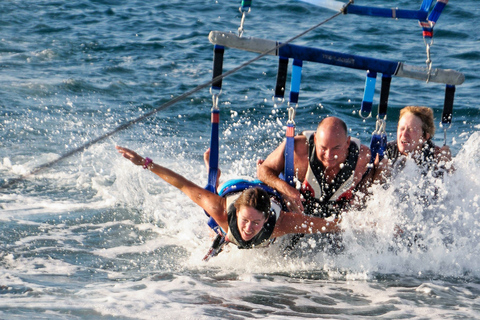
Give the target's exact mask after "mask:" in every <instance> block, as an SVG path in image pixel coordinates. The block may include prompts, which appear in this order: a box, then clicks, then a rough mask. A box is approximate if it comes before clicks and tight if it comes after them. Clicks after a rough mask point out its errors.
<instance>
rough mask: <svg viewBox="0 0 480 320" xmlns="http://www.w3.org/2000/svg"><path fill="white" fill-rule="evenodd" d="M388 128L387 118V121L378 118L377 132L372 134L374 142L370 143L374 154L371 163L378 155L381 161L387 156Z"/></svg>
mask: <svg viewBox="0 0 480 320" xmlns="http://www.w3.org/2000/svg"><path fill="white" fill-rule="evenodd" d="M386 126H387V123H386V116H385V119H380V118H377V122H376V125H375V131H374V132H373V133H372V140H371V141H370V152H371V154H372V157H371V158H370V163H373V162H374V161H375V158H376V157H377V154H378V156H379V159H380V161H381V160H382V159H383V157H384V156H385V150H386V149H387V133H386V130H385V128H386Z"/></svg>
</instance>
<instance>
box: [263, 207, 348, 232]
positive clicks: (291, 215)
mask: <svg viewBox="0 0 480 320" xmlns="http://www.w3.org/2000/svg"><path fill="white" fill-rule="evenodd" d="M339 222H340V220H339V219H332V220H330V219H328V220H327V219H324V218H320V217H314V216H307V215H304V214H301V213H295V212H285V211H282V213H281V214H280V217H279V218H278V220H277V223H276V224H275V229H274V231H273V234H272V237H273V238H276V237H281V236H284V235H287V234H290V233H326V232H339V231H341V229H340V226H339Z"/></svg>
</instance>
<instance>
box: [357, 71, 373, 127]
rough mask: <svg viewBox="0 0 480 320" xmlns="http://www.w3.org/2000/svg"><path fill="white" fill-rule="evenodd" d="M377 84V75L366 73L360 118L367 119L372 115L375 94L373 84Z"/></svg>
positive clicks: (371, 72) (370, 72)
mask: <svg viewBox="0 0 480 320" xmlns="http://www.w3.org/2000/svg"><path fill="white" fill-rule="evenodd" d="M376 82H377V73H376V72H374V71H370V70H368V71H367V77H366V78H365V90H364V92H363V99H362V106H361V107H360V116H361V117H362V118H368V117H370V116H371V114H372V105H373V96H374V94H375V84H376Z"/></svg>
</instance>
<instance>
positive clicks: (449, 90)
mask: <svg viewBox="0 0 480 320" xmlns="http://www.w3.org/2000/svg"><path fill="white" fill-rule="evenodd" d="M454 96H455V86H454V85H450V84H447V85H446V86H445V101H444V103H443V112H442V123H441V126H442V127H443V145H444V146H445V145H446V144H447V129H448V128H449V127H450V126H451V124H452V113H453V98H454ZM447 124H448V127H447Z"/></svg>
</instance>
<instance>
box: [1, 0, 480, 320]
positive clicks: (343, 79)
mask: <svg viewBox="0 0 480 320" xmlns="http://www.w3.org/2000/svg"><path fill="white" fill-rule="evenodd" d="M355 4H356V5H370V6H379V7H388V8H390V7H398V8H403V9H412V10H413V9H418V8H419V7H420V4H421V1H420V0H414V1H411V0H409V1H407V0H396V1H388V2H387V1H380V0H370V1H367V0H357V1H355ZM239 6H240V1H225V0H217V1H214V0H200V1H192V0H181V1H179V0H172V1H165V0H163V1H158V0H156V1H138V0H71V1H61V0H29V1H18V0H4V1H1V2H0V184H1V188H0V319H372V318H375V319H479V318H480V221H479V219H480V191H479V190H480V121H479V120H480V108H479V101H480V81H479V76H478V71H479V70H480V62H479V61H480V32H479V28H478V26H479V24H480V6H479V2H478V0H463V1H455V0H452V1H450V2H449V3H448V5H447V7H446V8H445V10H444V12H443V13H442V15H441V17H440V19H439V20H438V23H437V25H436V26H435V29H434V30H435V34H434V43H433V44H432V47H431V60H432V62H433V67H434V68H443V69H454V70H457V71H460V72H462V73H464V74H465V83H464V84H462V85H459V86H457V87H456V95H455V101H454V109H453V119H452V124H451V127H449V128H445V129H447V130H446V143H447V144H448V145H449V146H450V147H451V150H452V152H453V157H454V166H455V168H456V171H455V173H454V174H451V175H446V176H444V177H443V178H442V179H433V178H431V177H430V176H421V175H419V174H418V171H417V168H416V167H415V165H413V164H411V163H407V165H406V167H405V170H404V173H403V174H402V175H401V176H399V177H398V178H396V179H395V180H394V181H392V182H391V184H390V185H389V187H388V188H384V187H374V188H373V190H372V192H374V196H373V197H372V198H371V199H370V200H368V202H367V204H366V208H365V209H364V210H362V211H351V212H348V213H347V214H345V215H344V219H343V228H344V233H343V245H344V248H343V250H342V251H341V252H338V253H337V254H332V253H331V252H330V251H329V250H326V249H325V248H323V247H321V246H319V245H318V243H317V242H316V241H314V239H307V240H305V241H303V242H302V243H301V244H300V245H299V246H298V247H296V249H295V250H294V251H293V252H288V253H285V251H284V250H283V247H282V245H283V243H282V241H281V239H280V240H279V241H278V242H277V243H275V244H274V245H273V246H271V247H269V248H267V249H262V250H260V249H259V250H238V249H236V248H235V247H232V246H229V247H227V249H226V250H225V252H222V253H220V255H218V256H217V257H215V258H212V259H211V260H210V261H208V262H204V261H202V258H203V256H204V254H205V253H206V252H207V250H208V248H209V246H210V244H211V234H210V231H209V229H208V226H207V225H206V221H207V218H206V216H205V214H204V213H203V211H202V210H201V209H200V208H198V207H197V206H195V205H194V204H193V203H192V202H191V201H190V200H189V199H188V198H187V197H185V196H184V195H183V194H181V193H180V192H179V191H178V190H176V189H175V188H173V187H170V186H169V185H167V184H166V183H165V182H163V181H161V180H160V179H158V178H157V177H156V176H155V175H153V174H151V173H150V172H147V171H144V170H143V169H142V168H140V167H135V166H133V165H132V164H131V163H130V162H129V161H127V160H125V159H123V158H122V157H121V156H120V155H119V154H118V153H117V152H116V150H115V146H116V145H121V146H124V147H128V148H131V149H133V150H136V151H137V152H138V153H140V154H141V155H143V156H148V157H150V158H152V159H153V160H154V161H155V162H156V163H159V164H162V165H164V166H167V167H169V168H171V169H173V170H175V171H177V172H179V173H181V174H182V175H185V176H186V177H188V178H189V179H191V180H192V181H194V182H195V183H197V184H199V185H206V183H207V171H206V169H205V166H204V163H203V153H204V151H205V150H206V149H207V148H208V146H209V140H210V109H211V107H212V97H211V95H210V93H209V88H208V86H207V87H206V88H204V89H202V90H199V91H197V92H195V93H193V94H191V95H189V96H188V97H186V98H185V99H182V100H181V101H179V102H177V103H175V104H172V105H171V106H169V107H166V108H161V106H162V105H164V104H165V103H168V102H169V101H170V100H171V99H172V98H175V97H178V96H181V95H183V94H184V93H186V92H189V91H190V90H193V89H195V88H196V87H197V86H199V85H202V84H205V83H208V82H209V81H210V80H211V78H212V65H213V64H212V58H213V45H212V44H211V43H210V42H209V41H208V34H209V32H210V31H212V30H219V31H226V32H230V31H231V32H234V33H237V29H238V27H239V25H240V18H241V15H240V13H239V10H238V8H239ZM334 14H335V12H334V11H331V10H329V9H325V8H321V7H317V6H314V5H310V4H306V3H302V2H298V1H286V0H282V1H266V0H256V1H253V4H252V9H251V12H250V13H249V14H248V15H247V16H246V19H245V25H244V29H245V31H244V35H243V36H244V37H257V38H265V39H270V40H277V41H287V40H288V39H290V38H292V37H294V36H296V35H298V34H300V33H301V32H303V31H305V30H307V29H309V28H311V27H312V26H314V25H317V24H319V23H320V22H322V21H324V20H326V19H328V18H330V17H332V16H333V15H334ZM293 44H298V45H304V46H310V47H315V48H322V49H327V50H332V51H338V52H343V53H350V54H357V55H362V56H367V57H373V58H378V59H385V60H392V61H403V62H405V63H407V64H409V65H413V66H419V67H423V66H425V60H426V58H427V57H426V49H425V44H424V40H423V37H422V31H421V28H420V27H419V25H418V22H417V21H415V20H395V19H390V18H374V17H364V16H363V17H362V16H358V15H351V14H347V15H340V16H337V17H335V18H333V19H332V20H331V21H329V22H327V23H325V24H323V25H321V26H320V27H318V28H316V29H315V30H313V31H311V32H309V33H307V34H306V35H304V36H302V37H300V38H298V39H296V40H295V41H294V42H293ZM256 56H257V54H255V53H250V52H244V51H240V50H236V49H229V48H227V49H226V50H225V61H224V71H228V70H232V69H234V68H236V67H238V66H240V65H242V64H243V63H245V62H247V61H249V60H251V59H254V58H255V57H256ZM277 65H278V59H277V58H276V57H273V56H266V57H263V58H261V59H259V60H258V61H255V62H253V63H251V64H248V65H247V66H246V67H244V68H242V69H241V70H239V71H238V72H235V73H233V74H231V75H230V76H228V77H226V78H225V79H224V80H223V91H222V93H221V95H220V97H219V105H220V110H221V112H220V167H221V168H222V176H221V180H222V181H226V180H228V179H232V178H238V177H252V178H253V177H255V166H256V161H257V160H258V159H261V158H265V157H266V156H267V155H268V154H269V153H270V152H271V151H272V150H273V149H274V148H275V147H276V146H277V145H278V144H279V143H280V142H281V141H282V140H283V139H284V136H285V126H286V122H287V119H288V114H287V103H286V102H285V103H284V104H274V101H273V100H272V96H273V93H274V87H275V78H276V72H277ZM290 69H291V61H290V66H289V76H288V81H287V90H286V91H287V95H286V97H288V93H289V83H290V81H289V80H290ZM378 79H380V77H378ZM379 82H380V81H379V80H378V81H377V87H376V88H377V90H376V94H375V98H374V112H373V116H372V117H371V118H368V119H362V118H361V117H360V116H359V112H358V111H359V109H360V105H361V101H362V96H363V88H364V83H365V71H360V70H353V69H347V68H341V67H335V66H329V65H323V64H318V63H313V62H304V65H303V73H302V82H301V86H300V98H299V105H298V108H297V113H296V117H295V122H296V125H297V132H301V131H303V130H311V129H314V128H315V127H316V124H317V123H318V121H319V120H320V119H321V118H323V117H325V116H328V115H334V116H338V117H341V118H342V119H344V120H345V122H346V123H347V125H348V127H349V132H350V134H351V136H353V137H357V138H359V139H360V140H361V141H362V142H363V143H364V144H367V145H368V144H369V143H370V138H371V134H372V131H373V130H374V129H375V116H376V107H377V105H378V99H379V94H380V83H379ZM444 87H445V86H444V85H443V84H438V83H432V82H429V83H426V82H423V81H418V80H412V79H406V78H398V77H393V79H392V84H391V92H390V99H389V107H388V116H387V133H388V138H389V140H393V139H395V132H396V123H397V120H398V113H399V110H400V109H401V108H402V107H404V106H406V105H426V106H429V107H432V108H433V110H434V112H435V118H436V120H435V121H436V124H437V125H438V124H439V122H440V119H441V114H442V108H443V102H444ZM157 108H159V111H158V112H156V113H155V114H153V115H152V116H150V117H147V118H146V119H144V120H142V121H139V122H136V123H134V124H132V125H130V126H126V127H122V126H123V125H124V124H126V123H129V121H134V120H135V119H137V118H139V117H142V116H143V115H145V114H147V113H148V112H152V111H155V110H156V109H157ZM109 133H113V134H111V135H110V134H109ZM105 135H107V137H106V138H105V139H101V140H100V141H98V142H96V143H93V144H91V143H90V142H91V141H95V139H97V138H99V137H102V136H105ZM434 141H435V143H436V144H438V145H442V144H443V143H444V128H440V127H439V126H437V133H436V134H435V137H434ZM86 145H88V147H87V148H82V146H86ZM75 150H80V151H78V152H77V151H75ZM59 158H61V161H58V162H55V161H56V160H57V159H59ZM52 162H53V164H52V165H49V166H47V167H45V168H44V169H43V170H38V172H36V173H35V174H32V175H29V172H32V171H35V170H36V169H37V168H39V167H41V166H42V165H44V164H47V163H52ZM398 230H402V232H399V231H398Z"/></svg>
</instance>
